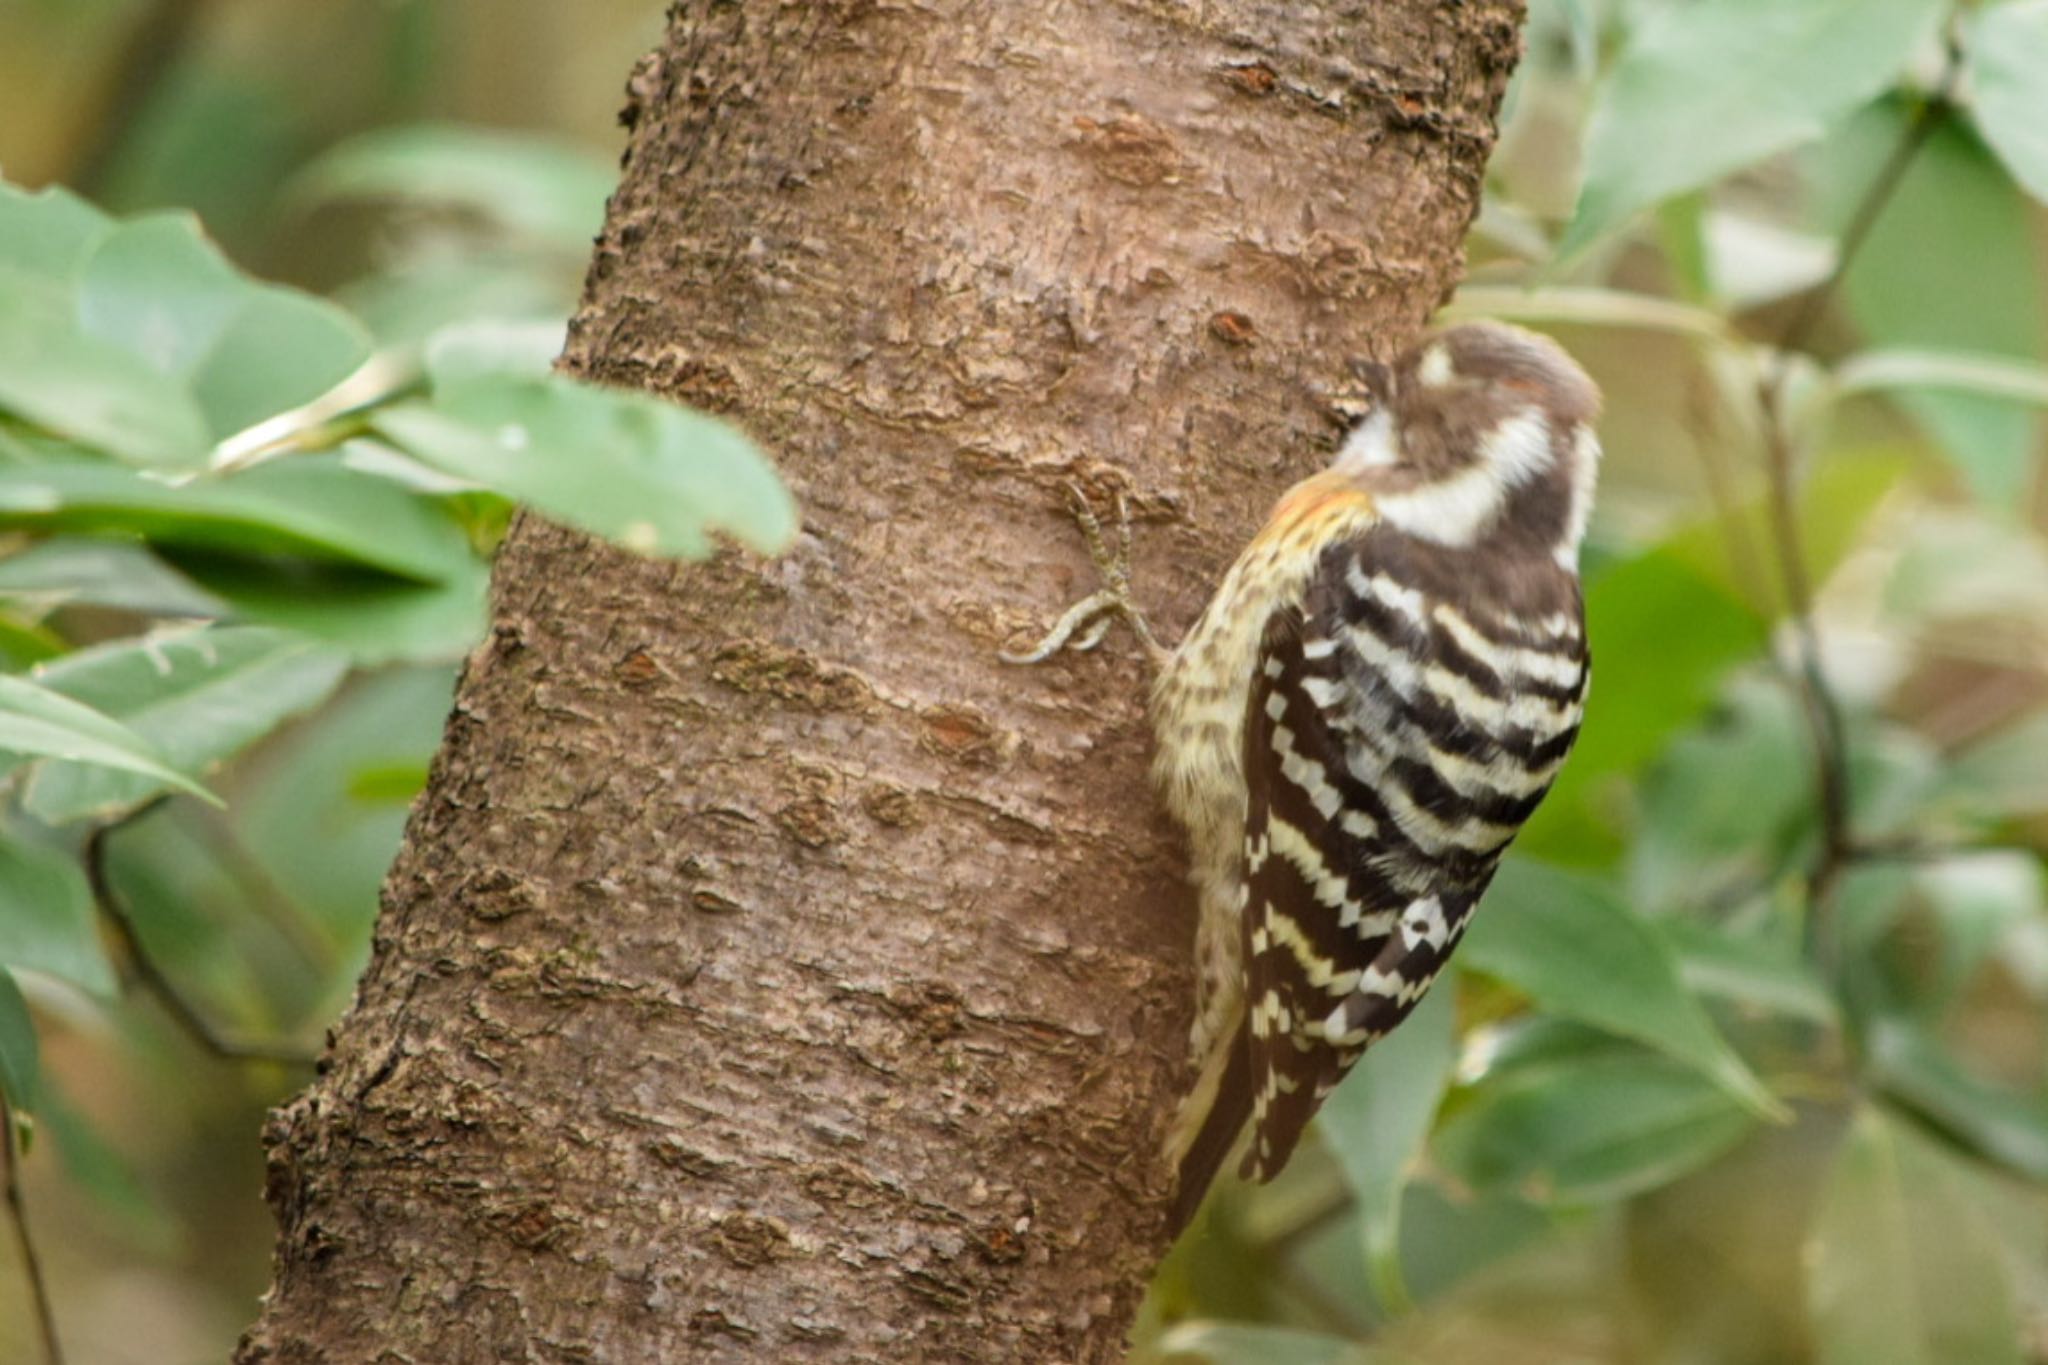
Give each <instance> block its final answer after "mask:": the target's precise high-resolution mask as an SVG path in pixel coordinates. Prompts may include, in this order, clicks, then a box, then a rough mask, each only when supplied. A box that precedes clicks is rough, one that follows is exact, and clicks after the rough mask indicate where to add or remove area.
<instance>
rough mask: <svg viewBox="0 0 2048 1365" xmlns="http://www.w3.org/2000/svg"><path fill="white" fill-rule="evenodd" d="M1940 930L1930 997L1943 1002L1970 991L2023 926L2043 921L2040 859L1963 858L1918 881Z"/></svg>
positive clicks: (2016, 854)
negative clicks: (2004, 943)
mask: <svg viewBox="0 0 2048 1365" xmlns="http://www.w3.org/2000/svg"><path fill="white" fill-rule="evenodd" d="M1913 885H1914V889H1915V890H1917V891H1918V892H1919V893H1920V895H1921V897H1922V898H1923V899H1924V900H1925V901H1926V902H1927V905H1928V907H1929V908H1930V909H1931V910H1932V911H1933V912H1934V916H1935V919H1936V920H1937V922H1938V923H1939V925H1940V928H1941V947H1942V951H1941V960H1940V963H1939V964H1938V966H1937V967H1936V969H1935V971H1936V975H1937V978H1938V979H1937V981H1936V983H1935V984H1934V987H1933V989H1932V992H1931V994H1932V995H1933V997H1934V999H1935V1000H1936V1001H1938V1002H1941V1003H1944V1004H1945V1003H1947V1002H1949V1001H1953V1000H1955V999H1956V998H1958V997H1959V996H1961V995H1962V993H1963V992H1964V991H1965V990H1967V989H1968V988H1969V986H1970V983H1971V982H1972V981H1973V980H1974V979H1975V977H1976V975H1977V972H1978V971H1979V969H1980V968H1982V967H1983V965H1984V963H1985V960H1986V959H1988V958H1989V957H1990V956H1991V954H1992V953H1993V952H1994V951H1995V950H1996V949H1997V948H1998V946H1999V944H2000V943H2001V942H2002V941H2004V940H2005V939H2006V938H2007V936H2008V935H2009V934H2010V933H2011V932H2012V931H2013V930H2014V929H2016V928H2018V927H2019V926H2021V925H2023V924H2026V923H2028V922H2029V921H2031V920H2036V919H2039V918H2040V916H2041V912H2042V910H2043V908H2044V906H2048V898H2044V896H2043V894H2042V879H2041V860H2040V858H2039V857H2038V856H2036V855H2035V854H2033V853H2030V852H2021V851H2019V850H2016V849H1983V850H1978V851H1974V852H1968V853H1959V854H1957V855H1956V856H1954V857H1951V858H1944V859H1942V860H1941V861H1940V862H1938V863H1935V864H1933V865H1931V866H1928V867H1923V868H1920V869H1919V870H1918V871H1917V872H1916V873H1915V875H1914V877H1913Z"/></svg>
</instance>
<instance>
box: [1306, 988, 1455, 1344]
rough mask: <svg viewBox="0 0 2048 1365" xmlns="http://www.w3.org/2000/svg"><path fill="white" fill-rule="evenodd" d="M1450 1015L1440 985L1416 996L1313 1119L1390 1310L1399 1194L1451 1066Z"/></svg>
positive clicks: (1399, 1295)
mask: <svg viewBox="0 0 2048 1365" xmlns="http://www.w3.org/2000/svg"><path fill="white" fill-rule="evenodd" d="M1456 1015H1457V1000H1456V992H1455V991H1454V990H1452V989H1450V988H1449V986H1448V985H1447V984H1443V985H1439V987H1438V988H1437V989H1436V990H1433V991H1431V992H1429V994H1427V995H1425V996H1423V997H1422V1001H1421V1003H1420V1004H1418V1005H1417V1006H1416V1007H1415V1012H1414V1013H1413V1014H1411V1015H1410V1016H1409V1017H1408V1020H1407V1022H1406V1023H1404V1024H1402V1025H1401V1027H1400V1028H1398V1029H1395V1030H1394V1031H1393V1032H1392V1033H1390V1034H1388V1035H1387V1036H1386V1037H1385V1038H1383V1039H1381V1040H1380V1041H1379V1042H1378V1043H1375V1044H1374V1045H1373V1046H1372V1048H1371V1049H1370V1050H1368V1051H1367V1052H1366V1054H1365V1056H1364V1057H1362V1058H1360V1059H1359V1062H1358V1065H1357V1066H1356V1067H1355V1068H1353V1070H1352V1074H1351V1075H1350V1076H1349V1077H1347V1078H1346V1080H1345V1082H1344V1084H1342V1085H1340V1086H1338V1087H1337V1089H1336V1090H1335V1091H1334V1092H1333V1093H1332V1094H1331V1095H1330V1098H1329V1099H1328V1100H1327V1101H1325V1102H1324V1104H1323V1110H1322V1115H1321V1117H1320V1119H1319V1120H1318V1121H1319V1122H1320V1123H1321V1124H1322V1131H1323V1137H1324V1140H1325V1142H1326V1143H1327V1144H1328V1146H1329V1148H1330V1151H1331V1154H1332V1155H1334V1156H1335V1157H1336V1158H1337V1164H1338V1166H1339V1167H1340V1168H1342V1170H1343V1172H1344V1178H1345V1180H1346V1182H1347V1183H1348V1184H1349V1185H1350V1186H1351V1193H1352V1195H1353V1196H1354V1197H1355V1198H1356V1199H1357V1201H1358V1208H1359V1218H1360V1221H1361V1223H1362V1225H1363V1228H1364V1232H1365V1256H1366V1265H1367V1267H1368V1269H1369V1270H1370V1271H1371V1273H1372V1278H1373V1289H1374V1291H1375V1292H1376V1293H1377V1294H1378V1295H1379V1299H1380V1303H1381V1304H1382V1305H1383V1306H1384V1307H1386V1308H1387V1309H1388V1311H1390V1312H1400V1311H1403V1310H1405V1309H1406V1308H1407V1307H1408V1306H1409V1302H1410V1300H1409V1295H1408V1288H1407V1285H1406V1284H1405V1282H1404V1281H1403V1278H1402V1274H1401V1192H1402V1191H1403V1190H1404V1189H1406V1188H1407V1185H1408V1178H1409V1176H1410V1175H1411V1174H1412V1172H1413V1170H1414V1167H1415V1165H1416V1163H1417V1161H1418V1160H1419V1158H1420V1157H1421V1155H1422V1149H1423V1144H1424V1142H1425V1140H1426V1139H1427V1138H1428V1137H1429V1126H1430V1122H1431V1120H1432V1119H1434V1118H1435V1116H1436V1108H1437V1103H1438V1101H1440V1100H1441V1099H1442V1098H1443V1094H1444V1090H1445V1088H1446V1087H1448V1086H1449V1084H1450V1080H1451V1073H1452V1071H1453V1070H1454V1069H1455V1068H1456V1066H1457V1064H1458V1041H1457V1034H1456V1029H1455V1023H1456Z"/></svg>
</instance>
